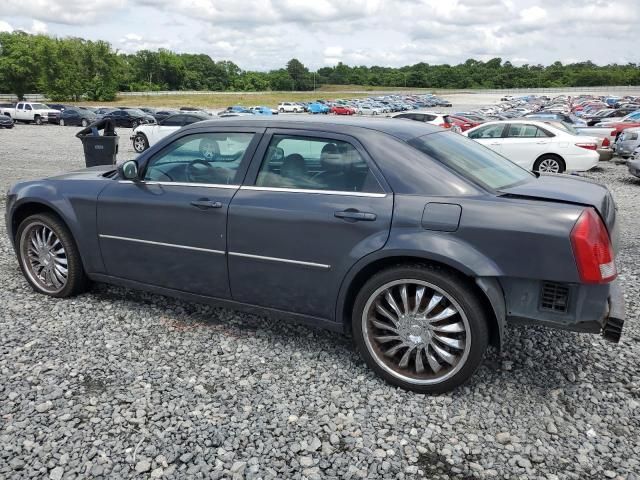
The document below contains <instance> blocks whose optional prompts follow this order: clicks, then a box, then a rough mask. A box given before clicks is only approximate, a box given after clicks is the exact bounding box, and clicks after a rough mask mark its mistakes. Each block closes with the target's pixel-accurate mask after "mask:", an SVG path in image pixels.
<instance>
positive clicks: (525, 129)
mask: <svg viewBox="0 0 640 480" xmlns="http://www.w3.org/2000/svg"><path fill="white" fill-rule="evenodd" d="M548 136H550V135H548V134H547V132H546V130H543V129H541V128H538V127H536V126H535V125H527V124H518V123H514V124H511V125H509V130H508V131H507V137H509V138H535V137H548Z"/></svg>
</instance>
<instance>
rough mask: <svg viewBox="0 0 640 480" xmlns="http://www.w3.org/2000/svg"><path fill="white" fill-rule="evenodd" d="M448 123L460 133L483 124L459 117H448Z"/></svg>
mask: <svg viewBox="0 0 640 480" xmlns="http://www.w3.org/2000/svg"><path fill="white" fill-rule="evenodd" d="M448 123H450V124H451V126H452V128H453V127H455V128H456V129H457V130H458V131H460V132H466V131H467V130H469V129H470V128H473V127H477V126H478V125H482V124H483V123H484V122H477V121H474V120H471V119H470V118H467V117H463V116H461V115H448Z"/></svg>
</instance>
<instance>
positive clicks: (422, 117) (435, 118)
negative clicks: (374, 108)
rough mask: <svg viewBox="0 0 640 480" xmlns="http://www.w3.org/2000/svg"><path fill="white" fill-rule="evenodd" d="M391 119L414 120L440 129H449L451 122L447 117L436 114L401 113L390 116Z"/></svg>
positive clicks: (419, 112)
mask: <svg viewBox="0 0 640 480" xmlns="http://www.w3.org/2000/svg"><path fill="white" fill-rule="evenodd" d="M391 118H399V119H404V120H415V121H417V122H424V123H429V124H431V125H437V126H439V127H442V128H451V122H450V121H449V115H447V114H444V113H437V112H421V111H416V110H414V111H412V112H402V113H396V114H395V115H392V116H391Z"/></svg>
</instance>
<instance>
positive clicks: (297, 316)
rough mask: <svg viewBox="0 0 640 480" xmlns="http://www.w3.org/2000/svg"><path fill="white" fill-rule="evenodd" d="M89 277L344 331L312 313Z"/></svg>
mask: <svg viewBox="0 0 640 480" xmlns="http://www.w3.org/2000/svg"><path fill="white" fill-rule="evenodd" d="M88 277H89V278H90V279H91V280H93V281H95V282H101V283H108V284H111V285H117V286H120V287H125V288H131V289H134V290H144V291H146V292H150V293H155V294H158V295H164V296H166V297H173V298H178V299H180V300H186V301H190V302H197V303H204V304H207V305H214V306H216V307H223V308H228V309H230V310H239V311H242V312H247V313H253V314H256V315H263V316H270V317H276V318H281V319H283V320H286V321H290V322H295V323H300V324H302V325H306V326H309V327H313V328H322V329H325V330H330V331H332V332H340V333H342V331H343V327H342V323H341V322H332V321H330V320H327V319H326V318H320V317H314V316H311V315H304V314H302V313H294V312H286V311H284V310H278V309H276V308H268V307H261V306H258V305H251V304H248V303H242V302H236V301H234V300H228V299H223V298H216V297H208V296H206V295H197V294H194V293H189V292H184V291H182V290H174V289H171V288H165V287H158V286H155V285H149V284H147V283H142V282H136V281H135V280H127V279H124V278H119V277H112V276H110V275H103V274H101V273H93V274H89V275H88Z"/></svg>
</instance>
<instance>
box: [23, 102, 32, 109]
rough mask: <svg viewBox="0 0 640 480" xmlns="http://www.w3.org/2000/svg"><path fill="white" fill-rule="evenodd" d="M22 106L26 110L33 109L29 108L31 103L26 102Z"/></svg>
mask: <svg viewBox="0 0 640 480" xmlns="http://www.w3.org/2000/svg"><path fill="white" fill-rule="evenodd" d="M24 108H25V109H26V110H33V109H32V108H31V105H29V104H28V103H27V104H25V106H24Z"/></svg>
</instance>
